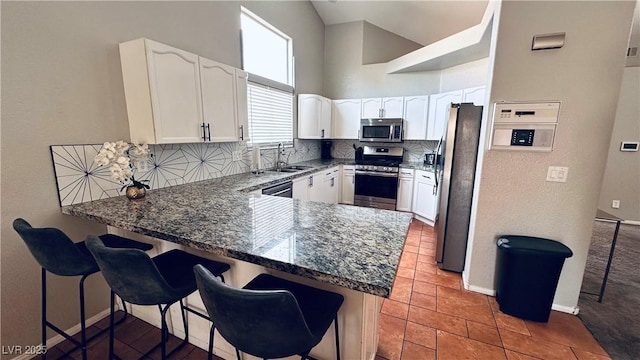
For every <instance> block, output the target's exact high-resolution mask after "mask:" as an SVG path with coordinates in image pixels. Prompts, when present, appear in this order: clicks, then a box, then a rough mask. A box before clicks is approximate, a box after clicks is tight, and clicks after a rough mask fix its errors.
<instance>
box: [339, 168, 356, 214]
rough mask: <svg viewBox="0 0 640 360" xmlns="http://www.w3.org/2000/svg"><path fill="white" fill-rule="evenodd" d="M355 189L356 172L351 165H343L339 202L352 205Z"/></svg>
mask: <svg viewBox="0 0 640 360" xmlns="http://www.w3.org/2000/svg"><path fill="white" fill-rule="evenodd" d="M355 190H356V174H355V168H354V167H353V166H347V165H345V166H343V168H342V184H341V194H340V195H341V196H340V203H342V204H349V205H353V196H354V193H355Z"/></svg>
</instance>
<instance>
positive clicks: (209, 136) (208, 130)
mask: <svg viewBox="0 0 640 360" xmlns="http://www.w3.org/2000/svg"><path fill="white" fill-rule="evenodd" d="M207 137H208V138H209V141H211V124H209V123H207Z"/></svg>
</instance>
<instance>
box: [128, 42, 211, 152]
mask: <svg viewBox="0 0 640 360" xmlns="http://www.w3.org/2000/svg"><path fill="white" fill-rule="evenodd" d="M145 44H146V53H147V63H148V67H149V68H148V70H149V72H148V73H149V90H150V93H151V104H152V109H153V123H154V128H155V138H156V143H187V142H202V141H203V133H202V128H201V126H202V122H203V121H202V104H201V99H202V97H201V94H200V68H199V65H198V64H199V62H198V55H195V54H192V53H189V52H186V51H183V50H180V49H176V48H173V47H170V46H167V45H164V44H161V43H157V42H155V41H151V40H145ZM128 100H129V99H127V101H128Z"/></svg>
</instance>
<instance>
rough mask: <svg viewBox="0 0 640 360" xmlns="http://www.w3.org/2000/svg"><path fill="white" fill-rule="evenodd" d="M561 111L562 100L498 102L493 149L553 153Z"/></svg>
mask: <svg viewBox="0 0 640 360" xmlns="http://www.w3.org/2000/svg"><path fill="white" fill-rule="evenodd" d="M559 112H560V102H559V101H548V102H517V103H516V102H510V103H507V102H498V103H495V104H494V107H493V124H492V126H493V128H492V131H491V141H490V149H492V150H512V151H551V150H552V148H553V139H554V138H555V133H556V126H557V125H558V114H559Z"/></svg>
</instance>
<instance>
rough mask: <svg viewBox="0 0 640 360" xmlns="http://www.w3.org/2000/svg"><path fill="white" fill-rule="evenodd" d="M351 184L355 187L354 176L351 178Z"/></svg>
mask: <svg viewBox="0 0 640 360" xmlns="http://www.w3.org/2000/svg"><path fill="white" fill-rule="evenodd" d="M351 183H352V184H354V185H355V183H356V177H355V176H354V177H352V178H351Z"/></svg>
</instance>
